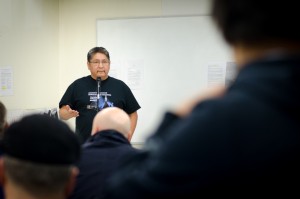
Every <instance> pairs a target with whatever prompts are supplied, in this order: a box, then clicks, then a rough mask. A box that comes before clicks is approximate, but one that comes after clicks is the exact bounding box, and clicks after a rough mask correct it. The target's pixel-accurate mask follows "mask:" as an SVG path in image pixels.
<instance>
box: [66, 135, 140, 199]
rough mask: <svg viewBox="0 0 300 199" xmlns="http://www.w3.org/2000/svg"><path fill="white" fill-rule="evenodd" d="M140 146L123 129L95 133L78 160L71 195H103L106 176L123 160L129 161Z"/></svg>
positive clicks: (92, 197)
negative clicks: (125, 135)
mask: <svg viewBox="0 0 300 199" xmlns="http://www.w3.org/2000/svg"><path fill="white" fill-rule="evenodd" d="M136 153H138V149H135V148H133V147H132V146H131V144H130V143H129V141H128V140H127V139H126V138H125V137H124V136H123V135H122V134H120V133H118V132H116V131H113V130H105V131H101V132H98V133H96V134H95V135H94V136H92V137H91V138H89V139H88V140H87V142H86V143H85V144H84V145H83V148H82V155H81V159H80V162H79V164H78V168H79V172H80V173H79V175H78V177H77V183H76V187H75V190H74V191H73V193H72V195H71V196H70V197H69V198H71V199H75V198H78V199H96V198H101V196H102V192H103V188H104V187H105V186H106V180H107V178H109V176H110V175H111V174H112V173H113V172H115V171H116V169H118V166H119V164H120V163H121V162H123V161H126V160H128V159H129V158H130V156H132V155H133V154H136Z"/></svg>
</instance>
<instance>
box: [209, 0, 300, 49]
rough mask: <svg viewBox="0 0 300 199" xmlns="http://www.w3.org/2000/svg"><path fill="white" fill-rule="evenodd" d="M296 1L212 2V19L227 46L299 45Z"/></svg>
mask: <svg viewBox="0 0 300 199" xmlns="http://www.w3.org/2000/svg"><path fill="white" fill-rule="evenodd" d="M296 4H297V1H294V0H287V1H284V2H281V1H261V0H242V1H241V0H213V4H212V16H213V18H214V20H215V21H216V23H217V25H218V27H219V28H220V29H221V32H222V33H223V36H224V38H225V40H226V41H227V42H228V43H229V44H231V45H232V44H238V43H242V44H247V45H249V44H251V45H252V44H254V45H255V44H260V43H261V42H269V43H270V42H273V41H277V42H278V41H281V42H286V41H288V42H290V41H292V42H295V41H296V42H299V41H300V30H299V29H298V28H296V27H297V24H298V15H299V14H298V12H299V11H298V5H296Z"/></svg>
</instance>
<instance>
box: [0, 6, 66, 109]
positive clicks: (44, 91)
mask: <svg viewBox="0 0 300 199" xmlns="http://www.w3.org/2000/svg"><path fill="white" fill-rule="evenodd" d="M58 11H59V10H58V0H0V67H4V66H10V67H11V68H12V70H13V92H14V94H13V95H12V96H0V99H1V101H2V102H3V103H4V104H5V105H6V106H7V108H8V109H19V108H20V109H35V108H42V107H52V106H55V105H56V104H57V100H58V99H59V97H60V96H59V92H58V90H59V78H58V70H59V60H58V57H59V52H58V47H59V46H58V42H59V39H58V38H59V35H58V33H59V32H58V31H59V29H58V28H59V18H58V16H59V12H58Z"/></svg>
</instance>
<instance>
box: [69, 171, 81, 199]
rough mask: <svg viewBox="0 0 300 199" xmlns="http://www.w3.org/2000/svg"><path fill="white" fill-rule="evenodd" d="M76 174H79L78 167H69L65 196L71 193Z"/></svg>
mask: <svg viewBox="0 0 300 199" xmlns="http://www.w3.org/2000/svg"><path fill="white" fill-rule="evenodd" d="M78 174H79V169H78V168H77V167H73V168H72V169H71V174H70V178H69V181H68V182H67V184H66V196H69V195H71V193H72V191H73V190H74V188H75V185H76V177H77V175H78Z"/></svg>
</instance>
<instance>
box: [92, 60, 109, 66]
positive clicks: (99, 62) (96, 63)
mask: <svg viewBox="0 0 300 199" xmlns="http://www.w3.org/2000/svg"><path fill="white" fill-rule="evenodd" d="M89 63H90V64H91V65H92V66H99V65H100V64H102V66H108V64H109V61H108V60H102V61H99V60H97V61H90V62H89Z"/></svg>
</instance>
